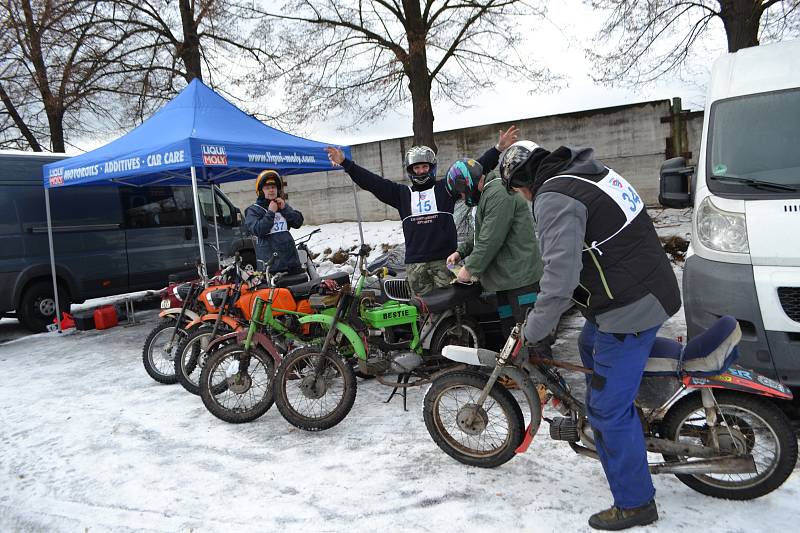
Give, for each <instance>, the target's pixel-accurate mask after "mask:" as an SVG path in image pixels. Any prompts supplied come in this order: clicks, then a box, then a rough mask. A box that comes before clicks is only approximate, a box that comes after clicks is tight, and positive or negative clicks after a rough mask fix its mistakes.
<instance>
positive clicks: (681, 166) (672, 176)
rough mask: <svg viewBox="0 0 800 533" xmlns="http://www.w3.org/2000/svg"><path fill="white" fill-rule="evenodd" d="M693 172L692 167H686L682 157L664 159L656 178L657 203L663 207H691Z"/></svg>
mask: <svg viewBox="0 0 800 533" xmlns="http://www.w3.org/2000/svg"><path fill="white" fill-rule="evenodd" d="M693 174H694V167H687V166H686V159H685V158H683V157H673V158H672V159H667V160H666V161H664V162H663V163H662V164H661V172H660V175H659V179H658V203H660V204H661V205H663V206H664V207H678V208H681V207H691V205H692V189H691V185H692V175H693Z"/></svg>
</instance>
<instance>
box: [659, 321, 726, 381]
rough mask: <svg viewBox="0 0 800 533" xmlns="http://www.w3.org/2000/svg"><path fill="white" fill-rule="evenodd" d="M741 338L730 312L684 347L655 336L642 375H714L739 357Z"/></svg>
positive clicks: (676, 342) (673, 341)
mask: <svg viewBox="0 0 800 533" xmlns="http://www.w3.org/2000/svg"><path fill="white" fill-rule="evenodd" d="M741 339H742V330H741V328H740V327H739V323H738V322H737V321H736V319H735V318H733V317H732V316H730V315H725V316H723V317H720V318H719V319H718V320H717V321H716V322H714V323H713V324H712V325H711V327H710V328H708V329H707V330H706V331H704V332H703V333H701V334H700V335H698V336H697V337H695V338H694V339H692V340H690V341H689V342H688V343H687V344H686V346H683V345H681V343H679V342H678V341H676V340H673V339H666V338H664V337H656V342H655V343H654V344H653V349H652V350H651V351H650V358H649V359H648V360H647V365H646V366H645V368H644V375H646V376H664V375H670V374H671V375H675V374H681V373H683V374H688V375H690V376H698V377H700V376H716V375H717V374H721V373H722V372H724V371H725V370H727V369H728V368H729V367H730V366H731V365H732V364H733V363H734V362H735V361H736V359H738V358H739V346H738V345H739V341H740V340H741Z"/></svg>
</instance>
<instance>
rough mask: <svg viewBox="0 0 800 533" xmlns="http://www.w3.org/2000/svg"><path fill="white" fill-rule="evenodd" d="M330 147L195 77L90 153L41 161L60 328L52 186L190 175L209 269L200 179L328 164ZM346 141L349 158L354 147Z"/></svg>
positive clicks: (183, 179) (139, 182) (162, 180)
mask: <svg viewBox="0 0 800 533" xmlns="http://www.w3.org/2000/svg"><path fill="white" fill-rule="evenodd" d="M325 146H327V144H326V143H321V142H317V141H312V140H308V139H303V138H302V137H297V136H294V135H291V134H288V133H285V132H282V131H279V130H276V129H274V128H271V127H269V126H267V125H265V124H264V123H262V122H260V121H259V120H257V119H255V118H253V117H251V116H250V115H247V114H246V113H244V112H243V111H241V110H240V109H239V108H237V107H236V106H235V105H233V104H231V103H230V102H228V101H227V100H225V99H224V98H223V97H222V96H220V95H219V94H217V93H216V92H214V91H213V90H211V89H210V88H209V87H208V86H206V85H205V84H203V83H202V82H201V81H199V80H197V79H194V80H193V81H192V82H191V83H190V84H189V85H188V86H187V87H186V88H185V89H184V90H183V91H181V92H180V94H178V95H177V96H176V97H175V98H174V99H172V100H171V101H170V102H169V103H167V104H166V105H165V106H164V107H163V108H161V109H160V110H159V111H158V112H157V113H155V114H154V115H153V116H152V117H150V118H149V119H147V120H146V121H145V122H143V123H142V124H141V125H140V126H138V127H137V128H135V129H134V130H132V131H130V132H129V133H127V134H126V135H124V136H122V137H120V138H119V139H117V140H115V141H112V142H110V143H108V144H106V145H104V146H102V147H100V148H97V149H96V150H92V151H91V152H87V153H85V154H82V155H79V156H75V157H71V158H68V159H64V160H62V161H58V162H56V163H50V164H48V165H44V167H43V173H44V176H43V177H44V187H45V207H46V212H47V233H48V239H49V244H50V265H51V271H52V276H53V291H54V294H55V298H56V301H55V303H56V313H57V319H58V326H59V330H60V329H61V310H60V307H59V302H58V289H57V281H56V268H55V254H54V248H53V232H52V222H51V216H50V194H49V189H51V188H56V187H68V186H73V185H86V184H98V182H110V183H116V184H120V185H132V186H146V185H154V184H176V183H188V182H191V184H192V191H193V197H194V212H195V223H196V225H197V237H198V240H199V243H198V244H199V247H200V260H201V262H202V264H203V268H205V264H206V259H205V245H204V243H203V233H202V229H201V225H202V222H201V214H200V208H199V200H198V195H197V181H198V180H202V181H204V182H208V183H211V184H212V185H214V184H219V183H225V182H229V181H237V180H243V179H253V178H254V177H255V175H257V174H258V173H259V172H260V171H261V170H264V169H267V168H269V169H274V170H277V171H278V172H279V173H280V174H281V175H284V176H286V175H291V174H306V173H311V172H320V171H324V170H331V165H330V161H329V160H328V156H327V154H326V153H325V151H324V148H325ZM341 148H342V149H343V150H344V152H345V154H346V155H347V157H348V158H349V157H351V156H350V148H349V147H341ZM213 197H214V195H212V198H213Z"/></svg>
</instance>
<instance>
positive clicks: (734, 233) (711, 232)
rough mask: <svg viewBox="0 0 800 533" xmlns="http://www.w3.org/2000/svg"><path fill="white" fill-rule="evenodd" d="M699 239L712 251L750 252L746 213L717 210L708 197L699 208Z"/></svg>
mask: <svg viewBox="0 0 800 533" xmlns="http://www.w3.org/2000/svg"><path fill="white" fill-rule="evenodd" d="M697 237H698V238H699V239H700V242H701V243H702V244H703V246H705V247H706V248H711V249H712V250H717V251H720V252H733V253H738V254H746V253H749V252H750V247H749V246H748V244H747V224H746V222H745V218H744V213H731V212H728V211H722V210H721V209H717V208H716V207H714V204H712V203H711V201H710V200H709V197H708V196H707V197H706V198H705V199H704V200H703V201H702V202H701V203H700V207H698V208H697Z"/></svg>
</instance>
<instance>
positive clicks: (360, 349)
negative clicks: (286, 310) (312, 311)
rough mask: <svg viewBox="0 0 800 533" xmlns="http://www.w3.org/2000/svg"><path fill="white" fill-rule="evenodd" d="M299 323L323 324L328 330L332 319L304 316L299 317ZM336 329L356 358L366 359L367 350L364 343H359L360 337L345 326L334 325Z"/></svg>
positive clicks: (320, 316) (318, 315)
mask: <svg viewBox="0 0 800 533" xmlns="http://www.w3.org/2000/svg"><path fill="white" fill-rule="evenodd" d="M299 322H300V323H301V324H315V323H316V324H324V325H325V326H327V328H328V329H330V327H331V324H333V317H332V316H328V315H320V314H316V315H306V316H303V317H300V320H299ZM336 329H338V330H339V331H340V332H341V333H342V335H344V336H345V338H346V339H347V340H348V341H350V344H351V345H352V346H353V351H354V352H355V354H356V356H357V357H358V358H359V359H364V360H366V359H367V350H366V349H365V348H364V343H363V342H361V337H359V336H358V333H356V330H354V329H353V328H351V327H350V326H348V325H347V324H343V323H341V322H337V323H336Z"/></svg>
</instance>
